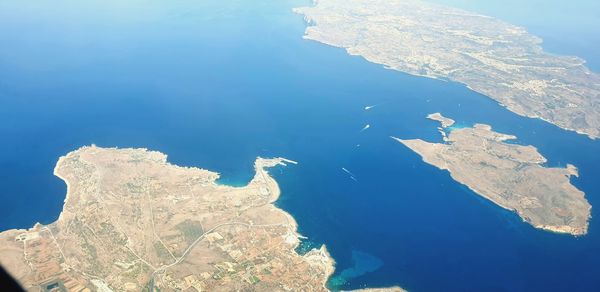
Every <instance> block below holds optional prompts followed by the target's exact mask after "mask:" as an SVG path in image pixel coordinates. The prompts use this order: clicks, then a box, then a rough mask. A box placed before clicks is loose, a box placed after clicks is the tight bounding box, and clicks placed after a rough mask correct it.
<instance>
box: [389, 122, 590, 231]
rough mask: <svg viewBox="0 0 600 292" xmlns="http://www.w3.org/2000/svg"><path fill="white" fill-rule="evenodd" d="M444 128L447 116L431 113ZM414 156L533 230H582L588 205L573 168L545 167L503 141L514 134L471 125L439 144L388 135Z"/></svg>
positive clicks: (536, 156) (529, 151) (528, 151)
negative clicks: (411, 151)
mask: <svg viewBox="0 0 600 292" xmlns="http://www.w3.org/2000/svg"><path fill="white" fill-rule="evenodd" d="M429 118H430V119H432V120H436V121H440V122H441V123H442V127H443V128H444V129H445V130H448V129H447V127H448V126H449V125H451V124H452V123H450V122H449V121H451V120H450V119H448V118H445V117H443V116H442V115H441V114H433V115H430V116H429ZM392 138H393V139H394V140H396V141H398V142H400V143H402V144H403V145H405V146H406V147H408V148H410V149H411V150H413V151H415V152H416V153H417V154H419V155H420V156H421V157H422V158H423V160H424V161H425V162H426V163H429V164H431V165H433V166H435V167H437V168H439V169H442V170H447V171H449V172H450V175H451V177H452V178H453V179H454V180H456V181H457V182H459V183H462V184H464V185H466V186H467V187H469V188H470V189H471V190H473V191H474V192H475V193H477V194H479V195H480V196H482V197H484V198H486V199H488V200H490V201H492V202H494V203H495V204H497V205H499V206H501V207H503V208H505V209H508V210H513V211H515V212H516V213H517V214H518V215H519V216H520V217H521V218H522V219H523V220H524V221H526V222H528V223H530V224H531V225H533V226H534V227H536V228H540V229H544V230H548V231H553V232H557V233H567V234H572V235H584V234H586V233H587V230H588V220H589V219H590V216H591V215H590V214H591V205H590V204H589V203H588V201H587V200H586V199H585V196H584V193H583V192H582V191H580V190H578V189H577V188H576V187H575V186H573V185H572V184H571V182H570V177H571V176H577V175H578V172H577V168H576V167H575V166H573V165H570V164H569V165H567V166H566V167H565V168H557V167H545V166H544V165H543V164H544V163H546V158H544V157H543V156H542V155H541V154H540V153H539V152H538V151H537V149H536V148H535V147H533V146H522V145H517V144H511V143H506V141H507V140H512V139H516V137H515V136H512V135H506V134H501V133H497V132H494V131H492V127H490V126H489V125H484V124H476V125H474V126H473V127H470V128H460V129H452V130H451V131H450V133H449V135H448V136H447V137H445V136H444V138H445V139H444V143H430V142H426V141H423V140H420V139H413V140H405V139H399V138H396V137H392Z"/></svg>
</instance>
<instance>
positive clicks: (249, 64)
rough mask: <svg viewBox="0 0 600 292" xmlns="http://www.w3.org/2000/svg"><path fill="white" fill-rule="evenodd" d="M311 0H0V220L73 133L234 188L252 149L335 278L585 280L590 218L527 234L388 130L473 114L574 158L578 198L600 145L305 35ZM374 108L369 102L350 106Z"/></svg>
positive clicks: (26, 201) (45, 200)
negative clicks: (325, 253)
mask: <svg viewBox="0 0 600 292" xmlns="http://www.w3.org/2000/svg"><path fill="white" fill-rule="evenodd" d="M308 4H310V3H308V1H266V0H265V1H252V2H249V1H248V2H244V1H206V2H201V3H195V4H190V3H188V2H185V1H169V2H166V1H128V2H119V1H89V2H87V3H86V4H85V5H84V4H82V3H81V2H79V1H66V0H60V1H54V2H53V3H46V2H22V1H12V0H10V1H3V2H1V3H0V41H1V42H2V46H0V135H1V137H2V143H0V198H1V199H2V204H1V205H0V212H1V213H2V214H3V217H2V220H0V229H6V228H15V227H28V226H31V225H32V224H33V223H34V222H36V221H41V222H43V223H50V222H52V221H53V220H55V219H56V218H57V216H58V214H59V212H60V210H61V207H62V201H63V199H64V192H65V186H64V184H63V183H62V182H61V181H60V180H59V179H57V178H55V177H53V176H52V168H53V167H54V164H55V163H56V160H57V159H58V157H59V156H61V155H64V154H66V153H67V152H69V151H71V150H74V149H76V148H78V147H80V146H82V145H88V144H91V143H96V144H97V145H99V146H118V147H147V148H151V149H154V150H159V151H162V152H164V153H167V154H168V155H169V160H170V161H171V162H172V163H176V164H180V165H188V166H192V165H193V166H201V167H204V168H208V169H211V170H215V171H218V172H221V173H222V175H223V178H222V180H221V183H228V184H235V185H242V184H244V183H246V182H247V181H248V180H249V179H250V178H251V177H252V176H253V169H252V163H253V161H254V159H255V157H256V156H264V157H268V156H284V157H287V158H290V159H293V160H297V161H299V162H300V163H299V164H298V165H296V166H289V167H286V168H276V169H274V170H272V173H273V175H274V176H275V177H276V178H277V179H278V181H279V182H280V186H281V189H282V196H281V198H280V200H279V201H278V202H277V204H278V206H280V207H282V208H284V209H285V210H287V211H289V212H290V213H291V214H293V215H294V217H295V218H296V219H297V221H298V223H299V228H300V232H301V233H302V234H303V235H306V236H307V237H308V238H309V241H307V242H305V246H308V247H310V246H318V245H320V244H323V243H324V244H326V245H327V246H328V248H329V250H330V252H331V254H332V255H333V257H334V258H335V260H336V261H337V267H338V269H337V272H336V275H334V278H332V281H331V286H332V288H344V289H346V288H358V287H364V286H372V287H373V286H388V285H401V286H402V287H405V288H407V289H409V290H412V291H447V290H457V291H531V290H547V291H560V290H570V291H577V290H579V291H590V290H598V289H600V279H599V278H598V277H597V271H598V270H599V269H600V234H599V232H598V227H597V226H598V224H597V223H596V221H595V220H592V221H591V226H590V233H589V234H588V235H587V236H585V237H579V238H573V237H570V236H564V235H556V234H551V233H547V232H542V231H538V230H535V229H533V228H532V227H530V226H529V225H527V224H525V223H523V222H522V221H521V220H520V219H519V218H518V217H517V216H516V215H514V214H512V213H510V212H508V211H505V210H502V209H500V208H499V207H497V206H495V205H494V204H492V203H490V202H488V201H486V200H485V199H482V198H481V197H479V196H477V195H475V194H473V193H472V192H471V191H469V190H468V189H467V188H466V187H464V186H461V185H459V184H457V183H455V182H454V181H453V180H452V179H451V178H450V177H449V175H448V174H447V173H445V172H442V171H439V170H438V169H436V168H434V167H431V166H428V165H426V164H424V163H423V162H422V161H421V160H420V158H419V157H418V156H417V155H416V154H414V153H413V152H411V151H410V150H408V149H406V148H404V147H403V146H402V145H400V144H398V143H397V142H395V141H393V140H391V139H390V138H389V136H390V135H393V136H397V137H401V138H423V139H427V140H429V141H441V138H440V137H439V134H438V133H437V130H436V127H437V124H436V123H434V122H432V121H429V120H427V119H425V116H426V115H427V114H429V113H432V112H438V111H439V112H442V113H444V115H446V116H448V117H452V118H454V119H456V120H457V122H458V125H464V126H468V125H471V124H473V123H478V122H481V123H488V124H490V125H492V126H493V127H494V128H495V129H496V130H498V131H500V132H505V133H510V134H514V135H517V136H518V137H519V140H518V141H517V142H518V143H523V144H532V145H535V146H536V147H538V148H539V149H540V152H541V153H542V154H543V155H545V156H546V157H547V158H548V159H549V162H548V165H550V166H558V165H565V164H566V163H572V164H574V165H576V166H578V167H579V169H580V174H581V175H580V177H579V178H577V179H574V183H575V184H576V185H577V186H578V187H579V188H581V189H582V190H583V191H585V192H586V196H587V197H588V199H589V201H590V202H591V204H592V206H596V205H597V204H599V203H600V199H599V196H600V182H598V180H597V178H598V177H599V176H600V168H599V167H598V165H599V163H600V144H599V142H598V141H592V140H589V139H587V138H585V137H583V136H580V135H576V134H574V133H570V132H566V131H562V130H560V129H558V128H556V127H554V126H551V125H549V124H547V123H544V122H542V121H538V120H531V119H526V118H522V117H519V116H516V115H514V114H512V113H510V112H508V111H506V110H505V109H503V108H502V107H500V106H498V105H497V104H496V103H495V102H493V101H491V100H490V99H488V98H486V97H484V96H481V95H479V94H475V93H473V92H471V91H469V90H467V89H466V88H464V87H463V86H461V85H458V84H453V83H446V82H441V81H435V80H428V79H424V78H418V77H412V76H408V75H405V74H402V73H399V72H394V71H390V70H385V69H383V68H381V67H380V66H378V65H375V64H370V63H368V62H366V61H364V60H363V59H361V58H358V57H351V56H348V55H347V54H346V53H345V52H344V51H343V50H340V49H336V48H331V47H328V46H325V45H322V44H319V43H315V42H310V41H305V40H303V39H302V38H301V36H302V34H303V31H304V28H305V24H304V22H303V20H302V17H300V16H298V15H294V14H292V13H291V8H292V7H295V6H300V5H308ZM556 36H557V37H559V36H560V34H558V35H556ZM591 39H593V38H590V40H591ZM554 46H556V47H561V48H562V49H564V50H566V51H569V48H564V47H562V46H561V45H560V43H554ZM585 57H586V58H588V59H593V60H595V62H597V61H598V60H599V59H600V58H598V56H597V55H594V54H591V53H589V54H587V55H586V56H585ZM371 104H380V106H378V107H376V108H373V109H372V110H371V111H364V110H363V108H364V106H366V105H371ZM366 124H370V125H371V128H370V129H368V130H366V131H363V132H361V131H360V130H361V129H362V128H363V127H364V126H365V125H366ZM357 145H360V146H357ZM342 168H346V169H347V170H349V171H350V172H352V173H353V174H354V176H355V178H356V181H354V180H352V179H351V178H349V176H348V174H347V173H346V172H344V171H342ZM596 209H597V208H595V207H594V208H593V209H592V212H593V216H594V218H595V217H598V216H597V211H596Z"/></svg>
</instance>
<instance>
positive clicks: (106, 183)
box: [0, 146, 398, 291]
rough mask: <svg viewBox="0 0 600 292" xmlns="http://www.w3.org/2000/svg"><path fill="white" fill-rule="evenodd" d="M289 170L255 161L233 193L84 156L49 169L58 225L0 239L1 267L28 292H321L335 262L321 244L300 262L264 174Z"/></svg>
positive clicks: (138, 161) (142, 165)
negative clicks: (58, 198) (62, 193)
mask: <svg viewBox="0 0 600 292" xmlns="http://www.w3.org/2000/svg"><path fill="white" fill-rule="evenodd" d="M286 163H295V162H293V161H290V160H286V159H283V158H276V159H263V158H258V159H257V160H256V162H255V170H256V175H255V176H254V178H253V179H252V181H251V182H250V183H249V184H248V185H247V186H245V187H230V186H225V185H220V184H217V183H216V182H215V181H216V180H217V179H218V177H219V175H218V174H217V173H215V172H211V171H208V170H204V169H199V168H193V167H179V166H175V165H172V164H170V163H168V162H167V157H166V155H164V154H162V153H159V152H154V151H148V150H146V149H117V148H100V147H96V146H91V147H83V148H81V149H79V150H76V151H73V152H71V153H69V154H68V155H66V156H64V157H61V158H60V160H59V162H58V163H57V165H56V168H55V175H57V176H58V177H60V178H61V179H63V180H64V181H65V182H66V184H67V196H66V199H65V202H64V209H63V211H62V213H61V214H60V216H59V218H58V220H57V221H56V222H54V223H52V224H50V225H46V226H44V225H41V224H37V225H36V226H34V227H33V228H31V229H29V230H8V231H4V232H2V233H0V264H2V266H4V267H5V268H6V269H7V270H8V272H10V273H11V274H12V275H13V276H14V277H15V278H16V279H17V280H18V281H19V282H20V283H21V284H22V285H23V287H24V288H25V289H27V290H33V291H40V290H41V291H46V290H51V289H53V288H61V289H63V288H64V289H67V290H68V291H155V290H156V291H158V290H162V291H175V290H177V291H181V290H185V291H241V290H244V291H326V290H328V289H327V287H326V286H325V284H326V281H327V279H328V278H329V276H330V275H331V274H332V273H333V271H334V261H333V260H332V258H331V257H330V256H329V254H328V253H327V250H326V249H325V247H324V246H322V247H321V248H319V249H313V250H311V251H309V252H308V253H306V254H304V255H300V254H298V253H297V252H296V251H295V249H296V247H297V246H298V244H299V234H298V233H297V231H296V230H297V226H296V222H295V221H294V219H293V218H292V217H291V216H290V215H289V214H287V213H286V212H284V211H283V210H281V209H279V208H276V207H275V206H274V205H273V202H274V201H275V200H276V199H277V198H278V196H279V193H280V191H279V188H278V185H277V183H276V182H275V180H274V179H273V178H272V177H271V176H270V175H269V173H268V172H267V170H266V169H267V168H270V167H274V166H277V165H286ZM392 289H398V288H392ZM390 291H396V290H390Z"/></svg>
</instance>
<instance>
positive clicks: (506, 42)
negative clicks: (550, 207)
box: [295, 0, 600, 138]
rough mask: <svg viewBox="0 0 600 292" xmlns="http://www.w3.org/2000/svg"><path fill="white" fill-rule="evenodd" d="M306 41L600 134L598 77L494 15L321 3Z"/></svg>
mask: <svg viewBox="0 0 600 292" xmlns="http://www.w3.org/2000/svg"><path fill="white" fill-rule="evenodd" d="M295 12H297V13H299V14H302V15H304V18H305V20H306V22H307V23H308V25H309V26H308V27H307V28H306V33H305V36H304V38H306V39H310V40H315V41H319V42H321V43H324V44H328V45H331V46H335V47H340V48H344V49H346V51H347V52H348V53H349V54H350V55H357V56H362V57H364V58H365V59H366V60H367V61H369V62H373V63H376V64H382V65H384V66H385V67H386V68H389V69H393V70H398V71H402V72H405V73H408V74H412V75H416V76H424V77H428V78H435V79H442V80H450V81H455V82H459V83H462V84H464V85H466V86H467V87H468V88H470V89H472V90H473V91H475V92H478V93H481V94H483V95H486V96H488V97H490V98H492V99H494V100H496V101H497V102H499V103H500V104H501V105H503V106H505V107H506V108H508V109H509V110H511V111H513V112H515V113H517V114H519V115H522V116H527V117H530V118H539V119H542V120H544V121H547V122H550V123H552V124H555V125H557V126H559V127H561V128H563V129H567V130H572V131H576V132H578V133H581V134H585V135H587V136H589V137H590V138H598V137H600V102H598V100H600V74H597V73H594V72H592V71H590V70H589V69H588V68H587V67H586V66H585V61H584V60H582V59H580V58H577V57H571V56H558V55H554V54H549V53H547V52H544V50H543V49H542V47H541V43H542V40H541V39H540V38H538V37H536V36H534V35H531V34H529V33H528V32H527V31H526V30H525V29H524V28H522V27H519V26H515V25H512V24H509V23H506V22H503V21H500V20H497V19H495V18H492V17H489V16H485V15H481V14H477V13H473V12H469V11H464V10H461V9H456V8H452V7H447V6H443V5H438V4H434V3H428V2H426V1H420V0H319V1H315V5H314V6H310V7H300V8H296V9H295Z"/></svg>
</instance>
